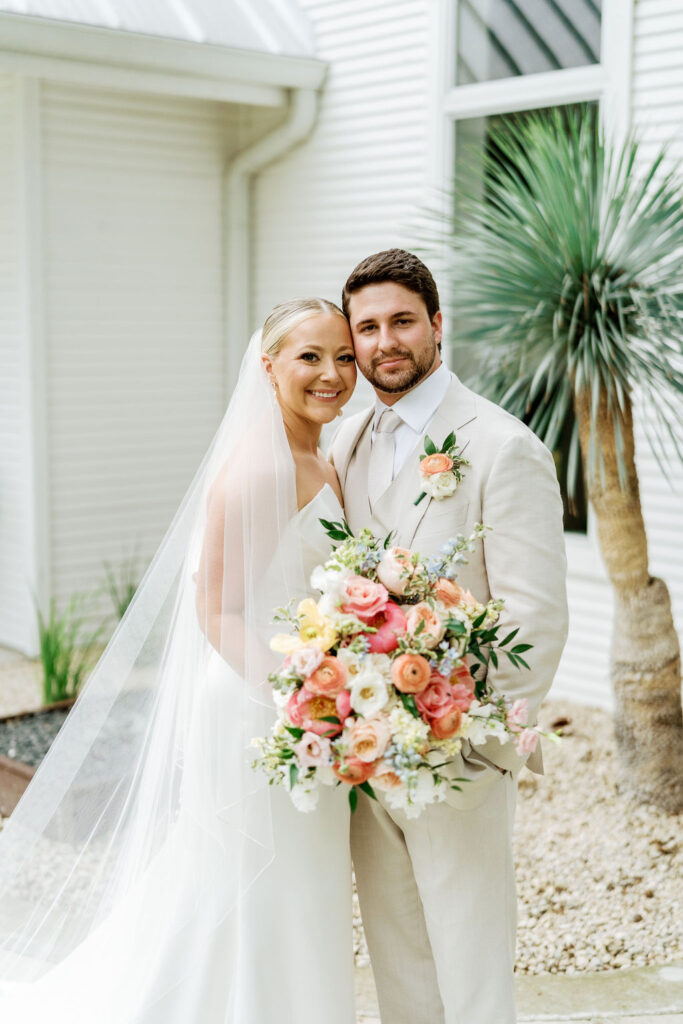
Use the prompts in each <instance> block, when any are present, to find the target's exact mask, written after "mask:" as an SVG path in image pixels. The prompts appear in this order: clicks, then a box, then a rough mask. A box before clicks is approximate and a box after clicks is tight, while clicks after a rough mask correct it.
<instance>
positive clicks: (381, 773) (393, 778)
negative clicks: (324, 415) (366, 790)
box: [372, 759, 403, 789]
mask: <svg viewBox="0 0 683 1024" xmlns="http://www.w3.org/2000/svg"><path fill="white" fill-rule="evenodd" d="M402 785H403V783H402V782H401V778H400V776H399V775H397V774H396V772H395V771H394V769H393V768H392V767H391V765H390V764H387V762H386V761H384V760H382V759H380V760H379V761H378V762H377V764H376V765H375V771H374V774H373V776H372V788H373V789H396V788H397V787H398V786H402Z"/></svg>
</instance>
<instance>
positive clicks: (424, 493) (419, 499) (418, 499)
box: [413, 491, 427, 505]
mask: <svg viewBox="0 0 683 1024" xmlns="http://www.w3.org/2000/svg"><path fill="white" fill-rule="evenodd" d="M426 497H427V492H426V491H423V492H422V494H420V495H418V497H417V498H416V499H415V501H414V502H413V505H419V504H420V502H421V501H422V499H423V498H426Z"/></svg>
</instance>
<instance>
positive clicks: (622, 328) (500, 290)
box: [447, 108, 683, 486]
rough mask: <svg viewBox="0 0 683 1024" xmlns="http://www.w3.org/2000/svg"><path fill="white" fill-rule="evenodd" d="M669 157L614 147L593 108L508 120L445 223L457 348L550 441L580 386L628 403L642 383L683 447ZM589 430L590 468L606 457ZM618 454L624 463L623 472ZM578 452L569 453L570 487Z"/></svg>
mask: <svg viewBox="0 0 683 1024" xmlns="http://www.w3.org/2000/svg"><path fill="white" fill-rule="evenodd" d="M665 165H666V159H665V154H664V153H663V152H660V153H659V154H658V155H657V156H656V157H655V158H654V159H653V160H650V162H649V163H646V162H645V161H644V159H643V157H642V155H641V153H640V151H639V147H638V144H637V143H636V142H635V141H634V140H633V139H629V140H628V141H627V142H626V143H624V144H623V145H622V146H620V147H614V146H612V145H611V144H610V143H609V142H608V141H607V140H606V138H605V136H604V134H603V132H602V131H601V129H600V128H599V125H598V121H597V114H596V112H595V111H594V110H593V109H592V108H583V109H578V110H577V109H576V108H574V109H571V110H565V111H557V110H555V111H551V112H544V113H539V114H532V115H527V116H525V117H519V118H515V119H506V121H504V122H503V123H502V124H501V125H500V127H496V128H494V129H493V131H492V132H491V134H490V136H489V144H488V146H487V148H486V151H485V152H484V154H483V156H482V154H481V153H479V154H478V161H477V164H476V165H473V166H472V181H473V182H474V183H475V185H477V186H481V185H482V183H483V188H482V187H478V188H473V189H472V190H471V192H470V194H468V195H463V194H462V192H461V193H460V194H459V195H458V197H457V209H458V215H457V216H456V217H455V218H454V222H453V224H451V225H449V228H448V237H447V247H448V249H449V250H450V254H451V258H450V261H449V267H448V269H449V271H450V273H451V275H452V280H453V294H454V297H455V313H456V333H457V335H458V337H457V343H456V344H457V345H458V346H466V347H468V348H470V349H471V346H472V345H473V344H475V345H476V346H477V352H478V354H479V357H480V359H479V365H480V369H479V370H478V371H477V373H476V375H475V377H474V378H473V379H472V381H471V383H472V384H473V386H474V387H475V388H476V389H478V390H480V391H483V392H484V393H485V394H488V395H489V396H491V397H493V398H494V400H496V401H498V402H500V403H501V404H502V405H504V406H505V407H506V408H508V409H509V410H510V411H511V412H513V413H515V414H516V415H518V416H526V417H527V420H528V422H529V423H530V426H531V427H532V429H534V430H535V431H536V433H537V434H539V436H540V437H541V438H542V439H543V440H544V441H545V442H546V444H547V445H548V446H549V447H550V448H554V447H555V446H556V444H557V441H558V438H559V436H560V433H561V432H562V430H563V427H564V426H565V424H566V423H567V422H568V419H570V418H572V415H573V414H572V409H573V402H574V396H575V394H578V393H580V392H582V391H584V392H585V391H586V390H587V391H588V393H589V394H590V395H591V398H592V416H593V420H592V426H593V427H594V416H595V413H596V411H597V406H598V401H599V397H600V394H601V393H604V394H605V395H606V398H607V403H608V408H609V410H610V412H611V413H612V420H613V422H614V427H615V439H614V440H615V443H616V449H617V456H618V458H619V455H620V450H621V437H620V426H619V419H620V418H619V416H618V410H619V409H621V410H623V409H624V406H625V403H626V402H627V401H629V400H630V399H631V397H632V396H633V394H634V393H635V392H637V393H638V394H639V395H640V396H641V397H642V398H644V399H645V400H647V401H649V402H650V403H651V404H652V407H653V408H654V410H655V412H656V417H655V420H654V421H655V423H656V424H657V425H658V429H657V431H656V433H655V435H654V436H651V437H650V440H651V441H652V443H653V446H654V447H655V448H659V450H660V452H661V451H664V450H665V439H666V437H668V438H671V439H672V440H673V444H674V448H675V450H676V451H677V453H678V455H679V457H680V456H681V444H680V434H679V429H678V428H679V425H680V420H681V416H680V401H681V395H682V394H683V188H682V187H681V179H680V177H679V175H678V173H677V171H676V170H675V169H674V170H671V169H669V170H666V168H665ZM600 442H601V439H600V438H599V437H596V432H595V430H594V429H592V430H591V446H590V452H589V465H588V471H589V475H590V473H591V472H593V471H594V470H595V466H596V460H597V463H598V464H599V463H600V462H601V456H600V452H601V444H600ZM619 461H620V471H623V466H622V465H621V460H619ZM579 465H580V456H579V448H578V436H577V433H576V430H575V431H574V436H573V439H572V444H571V448H570V465H569V480H570V486H571V484H572V482H574V481H575V480H576V478H577V472H578V467H579Z"/></svg>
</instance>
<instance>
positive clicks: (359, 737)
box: [349, 718, 391, 763]
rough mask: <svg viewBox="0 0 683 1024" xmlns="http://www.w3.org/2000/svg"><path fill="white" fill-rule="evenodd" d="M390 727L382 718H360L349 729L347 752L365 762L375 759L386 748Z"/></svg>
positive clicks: (389, 736)
mask: <svg viewBox="0 0 683 1024" xmlns="http://www.w3.org/2000/svg"><path fill="white" fill-rule="evenodd" d="M390 739H391V728H390V727H389V723H388V722H387V720H386V719H384V718H361V719H359V720H358V721H357V722H356V724H355V725H354V726H353V727H352V729H351V735H350V736H349V754H350V756H351V757H357V758H358V760H359V761H364V762H366V763H368V762H370V761H376V760H377V758H378V757H381V756H382V754H383V753H384V751H385V750H386V749H387V746H388V744H389V740H390Z"/></svg>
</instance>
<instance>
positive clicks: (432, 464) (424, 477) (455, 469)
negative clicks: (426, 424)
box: [413, 431, 469, 505]
mask: <svg viewBox="0 0 683 1024" xmlns="http://www.w3.org/2000/svg"><path fill="white" fill-rule="evenodd" d="M462 452H463V449H462V448H458V447H457V445H456V443H455V433H454V432H453V431H451V433H450V434H449V435H448V437H447V438H446V440H445V441H444V443H443V444H442V445H441V448H437V447H436V445H435V444H434V442H433V441H432V439H431V437H430V436H429V435H428V434H427V435H425V450H424V455H421V456H420V480H421V482H422V491H421V493H420V494H419V495H418V496H417V498H416V499H415V501H414V502H413V504H415V505H419V504H420V502H421V501H422V499H423V498H425V497H426V496H427V495H429V496H430V497H431V498H436V500H437V501H441V500H442V499H443V498H450V496H451V494H453V493H454V491H455V489H456V487H457V486H458V484H459V483H460V481H461V480H462V477H463V472H462V470H463V467H464V466H469V460H468V459H466V458H465V456H464V455H463V454H462Z"/></svg>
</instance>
